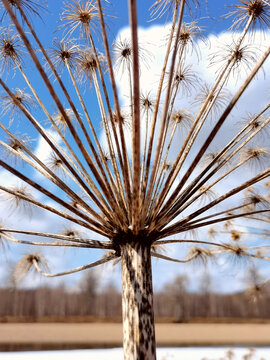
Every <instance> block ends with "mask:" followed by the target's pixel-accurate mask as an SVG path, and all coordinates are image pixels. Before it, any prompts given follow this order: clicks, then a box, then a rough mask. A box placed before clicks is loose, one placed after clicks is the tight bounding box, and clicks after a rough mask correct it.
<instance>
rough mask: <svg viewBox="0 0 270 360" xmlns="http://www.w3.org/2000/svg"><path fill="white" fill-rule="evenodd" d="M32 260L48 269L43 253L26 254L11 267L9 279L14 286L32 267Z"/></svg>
mask: <svg viewBox="0 0 270 360" xmlns="http://www.w3.org/2000/svg"><path fill="white" fill-rule="evenodd" d="M34 261H36V262H37V263H38V264H39V266H41V267H42V268H43V269H46V270H47V269H48V263H47V261H46V259H45V258H44V256H43V255H41V254H39V253H33V254H27V255H25V256H24V257H23V258H22V259H20V260H19V261H18V262H17V264H16V265H15V267H14V269H13V272H12V274H11V279H10V280H11V283H12V284H13V285H15V286H16V285H17V284H18V283H20V282H21V281H22V280H23V279H24V278H25V276H26V275H27V274H28V273H29V271H30V270H31V268H32V267H33V264H34Z"/></svg>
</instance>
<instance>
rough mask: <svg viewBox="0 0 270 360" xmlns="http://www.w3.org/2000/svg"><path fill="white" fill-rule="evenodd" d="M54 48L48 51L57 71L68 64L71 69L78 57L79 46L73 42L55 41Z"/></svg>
mask: <svg viewBox="0 0 270 360" xmlns="http://www.w3.org/2000/svg"><path fill="white" fill-rule="evenodd" d="M53 46H54V47H53V48H51V49H50V50H49V51H48V54H49V55H50V57H51V59H52V62H53V64H54V66H55V68H57V69H59V68H60V69H61V67H62V68H63V67H65V66H66V64H68V65H69V66H70V67H71V68H73V67H74V63H75V61H76V59H77V57H78V52H79V49H80V48H79V46H78V45H77V44H75V43H74V42H73V41H72V40H69V41H64V40H59V39H54V40H53Z"/></svg>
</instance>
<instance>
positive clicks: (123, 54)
mask: <svg viewBox="0 0 270 360" xmlns="http://www.w3.org/2000/svg"><path fill="white" fill-rule="evenodd" d="M113 53H114V61H115V70H116V71H120V72H121V73H122V74H123V72H124V71H125V70H126V69H128V68H129V66H130V65H131V64H132V48H131V42H130V40H128V39H121V38H120V39H119V40H118V41H116V42H115V43H114V44H113Z"/></svg>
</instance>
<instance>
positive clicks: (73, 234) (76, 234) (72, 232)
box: [60, 227, 82, 239]
mask: <svg viewBox="0 0 270 360" xmlns="http://www.w3.org/2000/svg"><path fill="white" fill-rule="evenodd" d="M60 234H61V235H65V236H68V237H70V238H71V239H72V238H74V239H75V238H81V237H82V232H81V231H80V230H78V229H74V228H72V227H66V228H65V229H64V230H63V231H61V233H60Z"/></svg>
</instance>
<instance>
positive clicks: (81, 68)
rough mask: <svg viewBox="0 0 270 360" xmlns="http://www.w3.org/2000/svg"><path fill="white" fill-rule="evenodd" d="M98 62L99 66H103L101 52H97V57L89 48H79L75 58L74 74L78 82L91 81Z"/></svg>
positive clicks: (103, 61)
mask: <svg viewBox="0 0 270 360" xmlns="http://www.w3.org/2000/svg"><path fill="white" fill-rule="evenodd" d="M98 62H99V64H100V66H101V67H104V66H105V58H104V56H103V55H102V54H98V59H97V58H96V55H95V53H94V52H93V51H92V49H90V48H85V49H83V50H81V51H80V52H79V54H78V57H77V60H76V74H77V76H78V79H79V81H80V82H82V83H83V82H84V83H86V82H87V81H90V84H91V81H92V78H93V74H94V73H96V71H97V68H98Z"/></svg>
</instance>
